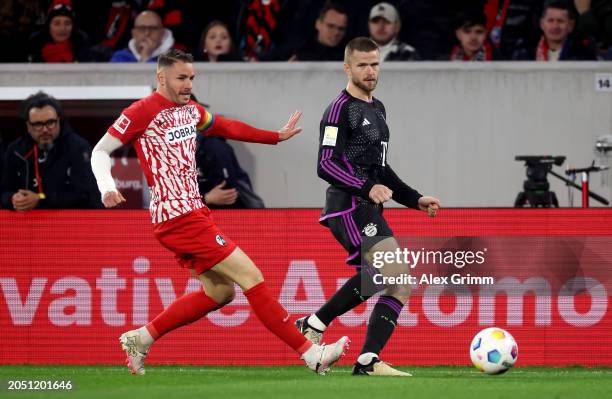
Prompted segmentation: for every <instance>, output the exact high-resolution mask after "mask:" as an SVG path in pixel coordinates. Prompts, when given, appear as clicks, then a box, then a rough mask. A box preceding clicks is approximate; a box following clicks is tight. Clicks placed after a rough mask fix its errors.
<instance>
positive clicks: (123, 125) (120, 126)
mask: <svg viewBox="0 0 612 399" xmlns="http://www.w3.org/2000/svg"><path fill="white" fill-rule="evenodd" d="M130 123H132V121H131V120H130V118H128V117H127V116H125V114H121V116H120V117H119V119H117V120H116V121H115V123H114V124H113V127H114V128H115V130H117V131H118V132H119V133H121V134H124V133H125V131H126V130H127V128H128V126H130Z"/></svg>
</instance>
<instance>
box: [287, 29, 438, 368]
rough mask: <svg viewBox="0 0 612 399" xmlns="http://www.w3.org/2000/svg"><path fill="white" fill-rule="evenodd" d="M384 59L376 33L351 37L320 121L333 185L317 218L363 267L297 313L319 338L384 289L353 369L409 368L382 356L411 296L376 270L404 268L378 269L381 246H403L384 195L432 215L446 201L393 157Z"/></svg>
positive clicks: (326, 172)
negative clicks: (404, 172)
mask: <svg viewBox="0 0 612 399" xmlns="http://www.w3.org/2000/svg"><path fill="white" fill-rule="evenodd" d="M379 64H380V53H379V50H378V46H377V45H376V43H374V42H373V41H372V40H370V39H368V38H365V37H358V38H355V39H353V40H351V41H350V42H349V43H348V44H347V46H346V49H345V52H344V71H345V72H346V74H347V76H348V85H347V88H346V90H343V91H342V92H341V93H340V95H339V96H338V97H337V98H336V99H335V100H334V101H333V102H332V104H330V105H329V106H328V107H327V109H326V110H325V113H324V114H323V119H322V120H321V125H320V140H319V159H318V161H319V163H318V175H319V177H321V178H322V179H324V180H325V181H327V182H328V183H329V184H330V186H329V188H328V189H327V198H326V203H325V209H324V210H323V214H322V216H321V218H320V219H319V221H320V222H321V223H322V224H323V225H324V226H327V227H328V228H329V229H330V231H331V233H332V234H333V236H334V238H336V240H338V241H339V242H340V244H341V245H342V246H343V247H344V248H345V249H346V250H347V252H348V258H347V263H348V264H349V265H353V266H356V267H357V274H355V275H354V276H353V277H351V278H350V279H349V280H348V281H347V282H346V283H345V284H344V285H343V286H342V287H341V288H340V289H339V290H338V292H336V294H334V296H333V297H332V298H331V299H330V300H329V301H328V302H327V303H325V304H324V305H323V306H322V307H321V309H319V310H318V311H317V312H316V313H315V314H313V315H310V316H307V317H304V318H301V319H299V320H297V321H296V326H297V327H298V328H299V329H300V331H301V332H302V333H303V334H304V335H305V336H306V337H308V338H309V339H310V340H311V341H313V342H315V343H318V342H320V341H321V337H322V335H323V332H324V331H325V329H326V328H327V327H328V326H329V324H330V323H331V322H332V321H333V320H334V319H335V318H336V317H338V316H340V315H342V314H344V313H345V312H347V311H349V310H351V309H353V308H354V307H356V306H357V305H359V304H361V303H362V302H364V301H366V300H367V299H368V298H370V297H371V296H372V295H373V294H374V293H376V292H378V291H381V290H382V289H385V291H384V292H382V295H381V296H380V297H379V299H378V302H377V303H376V306H375V307H374V310H373V311H372V314H371V316H370V320H369V323H368V330H367V335H366V339H365V342H364V345H363V348H362V351H361V355H360V356H359V357H358V359H357V362H356V363H355V366H354V367H353V374H354V375H392V376H410V374H409V373H406V372H402V371H399V370H396V369H394V368H392V367H390V366H389V365H388V364H386V363H384V362H382V361H381V360H379V354H380V352H381V351H382V349H383V347H384V346H385V344H386V343H387V341H388V340H389V338H390V337H391V334H392V333H393V330H394V328H395V324H396V323H397V318H398V317H399V314H400V312H401V309H402V307H403V306H404V303H405V302H406V300H407V299H408V295H409V293H410V291H409V287H405V286H403V287H399V286H398V287H392V286H387V287H384V286H381V285H377V284H375V282H374V278H373V275H374V274H375V273H380V274H382V275H383V276H393V275H397V270H398V269H397V267H394V265H385V266H383V267H382V268H380V269H374V268H372V267H371V266H372V258H373V254H374V253H375V252H377V251H395V250H396V249H397V248H398V243H397V241H396V239H395V238H394V237H393V232H392V231H391V229H390V228H389V226H388V224H387V222H386V221H385V219H384V217H383V214H382V209H383V203H385V202H387V201H389V200H390V199H393V200H395V201H396V202H398V203H400V204H402V205H405V206H407V207H410V208H414V209H419V210H422V211H426V212H428V214H429V216H432V217H433V216H435V215H436V212H437V211H438V209H439V207H440V201H439V200H438V199H437V198H434V197H426V196H422V195H421V194H419V192H418V191H416V190H414V189H413V188H411V187H409V186H408V185H406V184H405V183H404V182H403V181H402V180H401V179H400V178H399V177H398V176H397V175H396V174H395V172H394V171H393V169H391V167H390V166H389V164H388V163H387V154H388V150H389V128H388V127H387V123H386V114H385V107H384V105H383V104H382V102H380V101H379V100H378V99H376V98H374V97H373V96H372V93H373V91H374V89H375V88H376V84H377V82H378V72H379ZM362 262H363V263H362ZM362 264H363V265H364V266H365V267H363V268H362V267H361V266H362Z"/></svg>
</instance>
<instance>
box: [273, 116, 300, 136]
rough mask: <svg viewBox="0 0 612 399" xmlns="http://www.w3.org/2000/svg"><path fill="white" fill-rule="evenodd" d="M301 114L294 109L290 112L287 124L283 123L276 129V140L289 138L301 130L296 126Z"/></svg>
mask: <svg viewBox="0 0 612 399" xmlns="http://www.w3.org/2000/svg"><path fill="white" fill-rule="evenodd" d="M301 116H302V112H301V111H295V112H294V113H292V114H291V116H290V117H289V120H288V121H287V124H285V126H283V127H282V128H281V130H279V131H278V133H279V134H278V141H285V140H289V139H290V138H291V137H293V136H295V135H296V134H298V133H299V132H301V131H302V128H301V127H297V126H296V125H297V123H298V121H299V120H300V117H301Z"/></svg>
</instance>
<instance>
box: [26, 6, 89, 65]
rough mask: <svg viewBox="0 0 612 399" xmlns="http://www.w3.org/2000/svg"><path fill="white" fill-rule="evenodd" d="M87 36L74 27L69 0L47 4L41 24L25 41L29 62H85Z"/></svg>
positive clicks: (86, 59)
mask: <svg viewBox="0 0 612 399" xmlns="http://www.w3.org/2000/svg"><path fill="white" fill-rule="evenodd" d="M89 48H90V44H89V38H88V36H87V34H86V33H85V32H83V31H82V30H80V29H77V28H76V27H75V17H74V12H73V11H72V5H71V2H70V0H56V1H54V2H53V4H51V7H49V11H48V13H47V20H46V23H45V26H44V27H43V28H42V29H41V30H40V31H38V32H35V33H34V34H33V35H32V36H31V37H30V40H29V56H28V59H29V61H30V62H87V61H90V60H91V56H90V51H89Z"/></svg>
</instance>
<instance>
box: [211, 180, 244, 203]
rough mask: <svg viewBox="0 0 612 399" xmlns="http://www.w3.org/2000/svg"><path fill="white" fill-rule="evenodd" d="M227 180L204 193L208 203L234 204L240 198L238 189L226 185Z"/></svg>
mask: <svg viewBox="0 0 612 399" xmlns="http://www.w3.org/2000/svg"><path fill="white" fill-rule="evenodd" d="M225 184H226V182H225V180H223V181H222V182H221V184H218V185H216V186H215V187H214V188H213V189H212V190H210V191H209V192H207V193H206V194H204V202H205V203H206V204H208V205H232V204H233V203H235V202H236V200H237V199H238V191H237V190H236V189H235V188H227V189H224V188H223V187H225Z"/></svg>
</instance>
